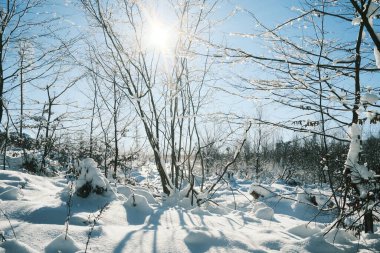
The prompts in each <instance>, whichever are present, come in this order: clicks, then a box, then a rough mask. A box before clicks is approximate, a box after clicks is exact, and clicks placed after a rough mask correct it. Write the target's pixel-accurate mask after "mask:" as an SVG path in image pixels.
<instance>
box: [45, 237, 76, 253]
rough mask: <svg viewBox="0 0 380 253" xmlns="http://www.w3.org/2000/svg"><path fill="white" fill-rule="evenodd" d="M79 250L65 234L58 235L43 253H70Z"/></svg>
mask: <svg viewBox="0 0 380 253" xmlns="http://www.w3.org/2000/svg"><path fill="white" fill-rule="evenodd" d="M79 250H80V248H79V247H78V245H77V243H76V242H75V241H74V240H73V239H72V238H71V237H70V236H69V235H67V236H66V235H65V234H61V235H59V236H58V237H57V238H55V239H54V240H53V241H51V242H50V243H49V244H48V245H47V246H46V247H45V253H56V252H60V253H71V252H77V251H79Z"/></svg>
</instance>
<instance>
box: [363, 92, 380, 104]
mask: <svg viewBox="0 0 380 253" xmlns="http://www.w3.org/2000/svg"><path fill="white" fill-rule="evenodd" d="M379 99H380V98H379V96H377V95H376V94H373V93H369V92H367V93H364V94H362V96H361V98H360V101H361V102H362V103H363V104H365V103H369V104H375V103H376V102H377V101H378V100H379Z"/></svg>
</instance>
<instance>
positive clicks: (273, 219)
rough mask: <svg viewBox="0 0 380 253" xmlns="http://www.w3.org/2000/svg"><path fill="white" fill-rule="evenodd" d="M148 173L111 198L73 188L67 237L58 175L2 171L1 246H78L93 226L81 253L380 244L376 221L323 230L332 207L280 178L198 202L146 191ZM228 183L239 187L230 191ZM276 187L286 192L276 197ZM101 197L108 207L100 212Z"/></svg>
mask: <svg viewBox="0 0 380 253" xmlns="http://www.w3.org/2000/svg"><path fill="white" fill-rule="evenodd" d="M148 173H151V171H149V172H147V171H145V170H144V169H139V170H138V171H135V174H136V176H140V177H141V178H142V177H144V178H145V180H143V181H142V184H141V185H140V186H137V185H136V186H131V185H116V186H115V185H114V184H112V185H109V187H111V188H112V190H113V191H114V192H118V193H115V194H117V197H116V198H113V197H112V196H108V195H96V194H91V195H90V196H89V197H87V198H81V197H78V196H76V195H73V196H72V199H71V200H72V206H71V218H70V220H69V223H70V225H69V228H68V237H67V238H66V240H65V236H64V235H65V231H66V230H65V221H66V216H67V205H66V203H67V200H68V197H69V192H70V191H69V187H68V181H67V180H66V179H65V178H64V177H63V175H62V176H57V177H53V178H46V177H40V176H34V175H29V174H25V173H23V172H19V171H8V170H6V171H4V170H3V171H0V180H1V182H2V183H3V186H4V187H6V186H13V187H18V185H22V187H19V191H20V195H18V197H17V198H16V199H15V198H13V199H6V198H4V196H2V195H0V199H1V201H0V208H1V210H2V211H4V213H5V214H6V215H7V216H8V217H9V219H10V222H11V224H12V226H13V229H14V232H15V234H16V237H17V239H15V238H14V236H13V232H12V229H11V228H10V225H9V222H8V220H7V219H5V218H4V216H3V215H1V216H0V230H3V231H4V236H5V238H6V239H7V241H6V242H3V243H0V252H7V253H14V252H17V253H24V252H25V253H30V252H33V253H34V252H45V253H50V252H57V251H58V250H60V251H61V252H84V250H85V248H86V242H87V239H88V233H89V231H90V230H91V228H92V233H91V238H90V241H89V243H88V250H87V252H106V253H107V252H114V253H119V252H136V253H138V252H144V253H145V252H158V253H160V252H163V253H164V252H174V253H175V252H178V253H186V252H201V253H202V252H221V253H223V252H376V250H377V249H379V248H380V229H379V227H378V225H376V227H375V233H374V234H373V235H371V237H368V236H367V235H364V234H363V235H362V236H361V239H357V238H355V237H353V236H352V234H351V232H350V231H343V230H338V229H336V230H333V231H332V232H330V233H329V234H328V235H327V236H324V233H325V232H326V231H327V230H326V229H328V228H329V227H328V225H329V224H330V222H331V221H333V217H332V215H331V213H326V212H321V213H320V210H319V208H318V207H314V206H312V205H310V204H304V203H302V202H297V191H298V188H297V187H291V186H288V185H286V184H283V183H281V182H276V183H273V184H271V185H266V186H265V188H266V189H270V192H271V193H270V194H267V193H268V192H262V193H264V194H263V195H264V197H261V198H260V199H258V200H254V199H253V197H251V196H250V195H249V189H250V186H251V185H252V181H249V180H243V179H241V180H235V181H234V182H231V185H225V186H223V187H220V189H219V190H218V191H217V192H216V193H215V194H214V195H213V198H212V200H213V202H206V203H205V204H203V205H202V206H201V207H196V206H191V201H190V200H188V199H186V198H185V197H184V195H185V194H183V192H175V193H174V194H173V196H171V197H168V198H161V197H160V195H159V194H152V192H151V190H150V189H153V188H157V187H159V181H158V180H152V179H153V178H152V175H151V174H148ZM155 176H156V177H157V176H158V175H157V173H156V174H155ZM147 180H149V182H148V181H147ZM152 182H154V184H155V186H154V187H152ZM142 185H150V187H149V188H146V187H143V186H142ZM254 185H255V186H254V187H253V188H257V189H258V188H259V187H258V186H257V184H254ZM231 187H233V188H234V189H236V190H239V192H240V193H239V192H237V191H234V192H233V193H232V191H231ZM261 189H262V188H261ZM321 191H324V190H321ZM310 192H311V191H310ZM280 193H283V194H285V196H287V197H288V199H284V198H281V197H279V195H277V194H280ZM325 193H326V192H325ZM326 194H327V193H326ZM185 202H186V204H184V203H185ZM176 203H177V204H176ZM105 204H108V206H107V208H105V209H104V210H103V212H102V214H101V215H100V216H98V214H99V210H100V209H101V208H102V207H103V206H104V205H105ZM318 213H320V215H319V216H317V218H316V219H314V220H313V222H311V223H309V221H310V220H312V219H313V218H314V217H315V215H316V214H318ZM95 217H97V218H95ZM94 220H95V222H94ZM335 234H336V235H337V236H336V238H337V239H335V241H334V235H335ZM363 238H364V239H363ZM358 243H359V244H358Z"/></svg>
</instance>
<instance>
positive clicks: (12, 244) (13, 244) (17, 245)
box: [0, 239, 38, 253]
mask: <svg viewBox="0 0 380 253" xmlns="http://www.w3.org/2000/svg"><path fill="white" fill-rule="evenodd" d="M0 247H1V248H0V252H5V253H13V252H14V253H16V252H17V253H38V251H36V250H34V249H32V248H31V247H29V246H28V245H27V244H25V243H23V242H20V241H18V240H14V239H12V240H7V241H5V242H3V243H1V245H0ZM1 249H3V250H4V251H1Z"/></svg>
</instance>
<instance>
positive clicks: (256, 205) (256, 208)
mask: <svg viewBox="0 0 380 253" xmlns="http://www.w3.org/2000/svg"><path fill="white" fill-rule="evenodd" d="M264 207H267V205H266V204H265V203H263V202H256V203H255V204H254V205H253V208H252V211H253V212H256V211H257V210H259V209H261V208H264Z"/></svg>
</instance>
